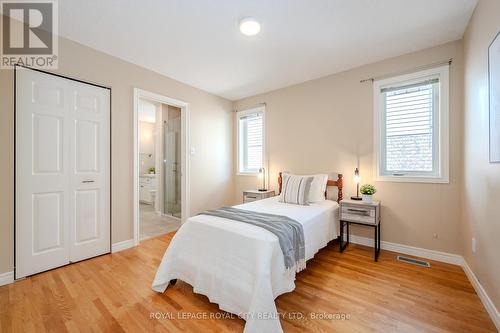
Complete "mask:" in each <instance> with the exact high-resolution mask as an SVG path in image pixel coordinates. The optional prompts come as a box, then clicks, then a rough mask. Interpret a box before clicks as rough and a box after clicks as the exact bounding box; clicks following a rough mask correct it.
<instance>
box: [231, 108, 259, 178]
mask: <svg viewBox="0 0 500 333" xmlns="http://www.w3.org/2000/svg"><path fill="white" fill-rule="evenodd" d="M256 112H262V127H263V128H262V166H265V165H266V160H265V157H266V108H265V106H258V107H255V108H250V109H246V110H243V111H237V112H236V117H235V118H236V119H235V124H236V125H235V126H236V159H237V161H236V175H237V176H255V175H257V174H259V171H258V170H257V171H252V172H241V171H240V123H239V121H240V118H241V117H243V116H246V115H248V114H252V113H256Z"/></svg>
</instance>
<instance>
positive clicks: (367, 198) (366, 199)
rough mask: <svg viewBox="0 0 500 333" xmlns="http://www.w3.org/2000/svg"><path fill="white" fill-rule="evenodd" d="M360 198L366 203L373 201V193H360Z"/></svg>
mask: <svg viewBox="0 0 500 333" xmlns="http://www.w3.org/2000/svg"><path fill="white" fill-rule="evenodd" d="M361 198H363V202H364V203H368V204H371V203H373V195H372V194H362V195H361Z"/></svg>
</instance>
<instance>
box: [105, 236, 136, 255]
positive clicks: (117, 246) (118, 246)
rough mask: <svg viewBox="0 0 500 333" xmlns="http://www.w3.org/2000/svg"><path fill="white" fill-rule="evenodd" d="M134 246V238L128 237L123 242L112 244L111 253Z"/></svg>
mask: <svg viewBox="0 0 500 333" xmlns="http://www.w3.org/2000/svg"><path fill="white" fill-rule="evenodd" d="M134 246H135V244H134V240H133V239H128V240H126V241H123V242H118V243H114V244H113V245H111V253H116V252H120V251H123V250H126V249H129V248H131V247H134Z"/></svg>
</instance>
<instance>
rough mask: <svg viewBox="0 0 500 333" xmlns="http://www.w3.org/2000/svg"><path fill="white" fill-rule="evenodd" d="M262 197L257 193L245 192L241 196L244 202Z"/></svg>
mask: <svg viewBox="0 0 500 333" xmlns="http://www.w3.org/2000/svg"><path fill="white" fill-rule="evenodd" d="M260 199H262V196H261V195H259V194H245V195H244V196H243V201H244V202H252V201H257V200H260Z"/></svg>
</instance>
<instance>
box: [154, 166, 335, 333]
mask: <svg viewBox="0 0 500 333" xmlns="http://www.w3.org/2000/svg"><path fill="white" fill-rule="evenodd" d="M278 184H279V192H281V188H282V176H281V173H280V176H279V179H278ZM330 187H336V188H337V191H336V195H335V199H336V201H333V200H324V201H320V202H317V203H312V204H310V205H309V206H299V205H293V204H287V203H282V202H279V201H278V197H272V198H268V199H264V200H259V201H254V202H250V203H246V204H242V205H237V206H234V207H236V208H240V209H244V210H249V211H255V212H263V213H269V214H276V215H284V216H288V217H290V218H292V219H294V220H296V221H298V222H300V223H301V224H302V226H303V231H304V243H305V256H306V260H309V259H311V258H313V256H314V254H315V253H317V252H318V251H319V250H320V249H321V248H323V247H325V246H326V245H327V244H328V242H330V241H331V240H333V239H335V238H337V237H338V236H339V222H338V201H340V200H341V199H342V175H341V174H339V175H337V178H336V180H328V182H327V192H328V189H329V188H330ZM325 196H326V192H325ZM176 279H180V280H182V281H184V282H186V283H189V284H190V285H192V286H193V290H194V292H195V293H199V294H202V295H205V296H207V297H208V298H209V300H210V302H213V303H217V304H218V305H219V308H220V309H222V310H224V311H227V312H230V313H233V314H236V315H238V316H240V317H241V318H243V319H244V320H245V321H246V324H245V329H244V332H250V333H251V332H282V328H281V324H280V320H279V315H278V313H277V309H276V305H275V303H274V299H275V298H276V297H278V296H279V295H281V294H284V293H287V292H290V291H292V290H294V289H295V283H294V281H295V272H290V271H289V270H286V269H285V264H284V260H283V252H282V251H281V248H280V246H279V242H278V239H277V237H276V236H275V235H274V234H272V233H271V232H269V231H267V230H265V229H263V228H260V227H257V226H254V225H250V224H246V223H242V222H238V221H234V220H228V219H225V218H220V217H215V216H209V215H203V214H201V215H197V216H194V217H191V218H189V219H188V220H187V221H186V222H185V223H184V224H183V225H182V227H181V228H180V229H179V230H178V231H177V233H176V234H175V236H174V238H173V239H172V241H171V243H170V245H169V247H168V249H167V251H166V252H165V255H164V257H163V259H162V262H161V264H160V266H159V268H158V271H157V273H156V277H155V279H154V282H153V285H152V288H153V290H155V291H157V292H164V291H165V290H166V289H167V287H168V286H169V284H170V283H175V281H176Z"/></svg>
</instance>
